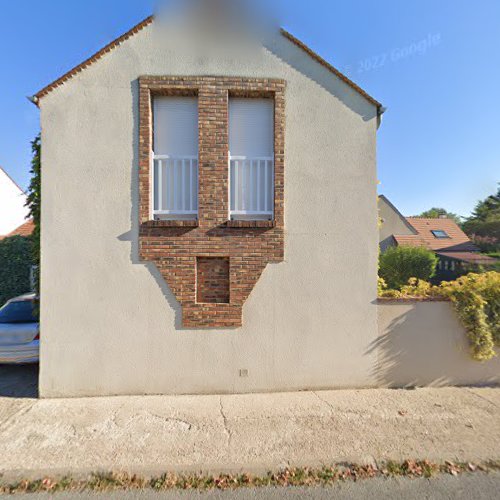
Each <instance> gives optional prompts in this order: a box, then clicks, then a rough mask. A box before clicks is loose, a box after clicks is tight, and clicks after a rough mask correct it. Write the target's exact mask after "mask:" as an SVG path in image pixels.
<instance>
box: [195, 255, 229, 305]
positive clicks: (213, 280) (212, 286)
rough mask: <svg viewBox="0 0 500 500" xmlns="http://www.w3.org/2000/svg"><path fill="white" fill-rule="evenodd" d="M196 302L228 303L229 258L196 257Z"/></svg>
mask: <svg viewBox="0 0 500 500" xmlns="http://www.w3.org/2000/svg"><path fill="white" fill-rule="evenodd" d="M196 302H198V303H199V304H200V303H201V304H229V258H228V257H197V258H196Z"/></svg>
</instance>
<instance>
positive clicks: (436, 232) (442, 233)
mask: <svg viewBox="0 0 500 500" xmlns="http://www.w3.org/2000/svg"><path fill="white" fill-rule="evenodd" d="M431 233H432V234H433V235H434V237H435V238H440V239H442V238H449V236H448V234H447V233H446V231H442V230H441V229H436V230H433V231H431Z"/></svg>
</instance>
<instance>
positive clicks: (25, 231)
mask: <svg viewBox="0 0 500 500" xmlns="http://www.w3.org/2000/svg"><path fill="white" fill-rule="evenodd" d="M34 229H35V224H34V223H33V219H30V220H28V221H26V222H25V223H24V224H21V225H20V226H19V227H17V228H16V229H14V231H11V232H10V233H9V234H5V235H4V236H0V240H1V239H3V238H8V237H10V236H30V235H31V234H32V233H33V231H34Z"/></svg>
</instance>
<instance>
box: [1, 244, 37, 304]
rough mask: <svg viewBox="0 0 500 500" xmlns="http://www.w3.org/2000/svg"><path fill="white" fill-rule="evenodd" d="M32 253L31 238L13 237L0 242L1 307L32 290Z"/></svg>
mask: <svg viewBox="0 0 500 500" xmlns="http://www.w3.org/2000/svg"><path fill="white" fill-rule="evenodd" d="M32 252H33V244H32V241H31V238H30V237H25V236H11V237H9V238H4V239H3V240H1V241H0V307H1V306H3V304H4V303H5V302H6V301H7V300H9V299H11V298H12V297H16V296H17V295H21V294H23V293H27V292H29V291H30V290H31V283H30V272H31V264H32Z"/></svg>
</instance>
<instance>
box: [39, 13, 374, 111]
mask: <svg viewBox="0 0 500 500" xmlns="http://www.w3.org/2000/svg"><path fill="white" fill-rule="evenodd" d="M153 20H154V16H149V17H147V18H146V19H144V20H143V21H141V22H140V23H139V24H136V25H135V26H134V27H133V28H132V29H130V30H129V31H127V32H126V33H124V34H123V35H122V36H120V37H118V38H116V39H115V40H113V41H112V42H110V43H108V44H107V45H106V46H105V47H103V48H102V49H101V50H99V51H97V52H96V53H95V54H94V55H92V56H90V57H89V58H88V59H86V60H85V61H83V62H82V63H81V64H79V65H78V66H75V67H74V68H73V69H71V70H69V71H68V72H67V73H65V74H64V75H62V76H61V77H59V78H58V79H57V80H54V81H53V82H52V83H50V84H49V85H47V86H46V87H44V88H43V89H41V90H40V91H38V92H37V93H36V94H35V95H34V96H33V97H32V99H31V100H32V101H33V102H34V103H35V104H36V105H38V102H39V101H40V99H42V98H43V97H44V96H46V95H47V94H48V93H50V92H52V90H54V89H56V88H57V87H60V86H61V85H63V84H64V83H65V82H67V81H68V80H70V79H71V78H73V76H75V75H77V74H78V73H80V72H81V71H83V70H84V69H85V68H87V67H89V66H90V65H91V64H93V63H94V62H96V61H98V60H99V59H101V58H102V57H103V56H104V55H105V54H107V53H108V52H110V51H111V50H113V49H115V48H116V47H118V46H119V45H120V44H121V43H123V42H124V41H125V40H128V39H129V38H130V37H132V36H133V35H135V34H136V33H138V32H139V31H141V30H143V29H144V28H146V27H147V26H149V25H150V24H152V22H153ZM280 31H281V34H282V35H283V36H284V37H285V38H286V39H287V40H289V41H290V42H292V43H293V44H295V45H296V46H297V47H299V48H300V49H302V50H303V51H304V52H305V53H306V54H307V55H309V56H310V57H311V58H313V59H314V60H315V61H316V62H318V63H319V64H321V65H322V66H324V67H325V68H326V69H328V70H329V71H330V72H331V73H333V74H334V75H335V76H337V77H338V78H340V79H341V80H342V81H343V82H345V83H346V84H347V85H349V86H350V87H351V88H353V89H354V90H355V91H356V92H358V93H359V94H361V95H362V96H363V97H364V98H365V99H367V100H368V101H369V102H370V103H372V104H373V105H375V106H376V107H377V109H378V112H379V113H380V114H382V113H383V112H384V108H383V106H382V104H381V103H380V102H378V101H377V100H376V99H374V98H373V97H372V96H370V95H369V94H368V93H367V92H365V91H364V90H363V89H362V88H361V87H359V86H358V85H356V84H355V83H354V82H353V81H352V80H351V79H349V78H348V77H347V76H345V75H344V74H343V73H341V72H340V71H339V70H338V69H336V68H335V67H334V66H332V65H331V64H330V63H328V62H327V61H326V60H325V59H323V58H322V57H321V56H319V55H318V54H316V52H314V51H313V50H312V49H310V48H309V47H308V46H307V45H306V44H304V43H303V42H301V41H300V40H299V39H298V38H295V37H294V36H293V35H292V34H290V33H289V32H288V31H286V30H284V29H283V28H282V29H281V30H280Z"/></svg>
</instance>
